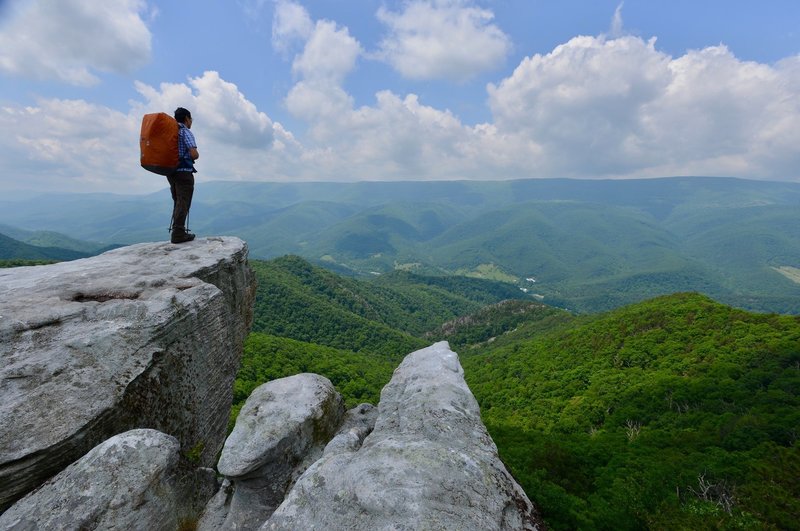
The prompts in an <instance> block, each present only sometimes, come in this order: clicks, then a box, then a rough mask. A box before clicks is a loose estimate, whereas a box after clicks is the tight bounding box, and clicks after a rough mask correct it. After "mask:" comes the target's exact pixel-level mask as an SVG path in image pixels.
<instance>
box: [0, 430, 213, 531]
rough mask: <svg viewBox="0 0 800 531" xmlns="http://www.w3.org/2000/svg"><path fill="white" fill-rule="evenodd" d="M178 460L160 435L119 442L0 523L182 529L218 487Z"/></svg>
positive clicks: (170, 440) (171, 442)
mask: <svg viewBox="0 0 800 531" xmlns="http://www.w3.org/2000/svg"><path fill="white" fill-rule="evenodd" d="M179 452H180V444H179V443H178V440H177V439H176V438H175V437H172V436H170V435H165V434H163V433H161V432H159V431H155V430H148V429H139V430H132V431H129V432H125V433H123V434H120V435H115V436H114V437H112V438H110V439H108V440H107V441H105V442H103V443H101V444H100V445H99V446H97V447H95V448H94V449H92V450H91V451H90V452H89V453H88V454H86V455H85V456H83V457H82V458H80V459H79V460H78V461H76V462H75V463H73V464H71V465H70V466H68V467H67V468H66V469H65V470H63V471H62V472H60V473H59V474H58V475H57V476H55V477H54V478H52V479H51V480H49V481H47V482H46V483H45V484H44V485H43V486H42V487H40V488H39V489H37V490H35V491H34V492H32V493H31V494H29V495H27V496H26V497H24V498H23V499H22V500H20V501H18V502H17V503H15V504H14V505H13V506H12V507H11V508H10V509H9V510H8V511H6V512H5V513H3V514H2V515H0V529H14V530H18V531H23V530H25V531H38V530H40V529H178V528H179V527H180V526H181V525H182V524H183V525H186V523H188V522H191V521H193V520H194V519H195V518H196V514H197V513H198V512H199V511H200V510H201V509H202V504H204V503H205V500H207V499H208V497H209V496H210V495H211V493H213V490H214V488H215V487H216V480H215V477H214V471H213V470H210V469H205V470H206V471H207V473H203V471H201V470H180V468H181V459H180V453H179Z"/></svg>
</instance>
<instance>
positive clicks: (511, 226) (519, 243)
mask: <svg viewBox="0 0 800 531" xmlns="http://www.w3.org/2000/svg"><path fill="white" fill-rule="evenodd" d="M169 206H170V205H169V197H168V194H167V193H166V191H164V192H161V193H158V194H151V195H147V196H114V195H108V194H105V195H100V194H91V195H54V196H41V197H37V198H32V199H27V200H16V201H11V200H6V201H0V222H1V223H6V224H9V225H13V226H14V227H21V228H24V229H26V230H53V228H57V229H58V231H59V232H61V233H64V234H67V235H69V237H70V238H76V239H81V240H91V241H98V242H102V243H104V244H110V243H133V242H137V241H144V240H149V241H153V240H162V239H166V236H167V233H166V228H167V225H168V220H169ZM799 206H800V185H798V184H792V183H776V182H761V181H746V180H741V179H727V178H697V177H680V178H664V179H650V180H625V181H579V180H568V179H544V180H520V181H496V182H476V181H462V182H420V183H414V182H361V183H237V182H215V183H200V184H198V186H197V191H196V196H195V200H194V203H193V209H192V214H191V218H190V222H189V223H190V227H191V228H192V229H193V230H194V231H195V232H197V233H198V234H199V235H201V236H202V235H215V234H226V235H236V236H239V237H242V238H243V239H245V240H247V242H248V245H249V247H250V250H251V256H252V257H254V258H273V257H277V256H282V255H285V254H295V255H298V256H302V257H304V258H305V259H307V260H310V261H312V262H314V263H316V264H321V265H324V266H326V267H328V268H330V269H331V270H335V271H340V272H345V271H347V272H349V274H351V275H354V276H359V275H361V276H371V275H372V274H374V273H387V272H390V271H393V270H406V271H416V272H418V273H425V274H440V275H450V274H460V275H470V276H476V277H481V276H482V277H484V278H493V279H504V280H507V281H509V282H511V283H514V284H516V285H517V286H519V287H521V288H525V289H529V290H531V291H532V292H535V293H537V294H538V295H540V296H542V297H544V301H545V302H547V303H549V304H551V305H556V306H560V307H564V308H568V309H570V310H573V311H579V312H589V313H591V312H596V311H602V310H607V309H612V308H615V307H619V306H621V305H624V304H628V303H632V302H636V301H640V300H644V299H646V298H649V297H653V296H656V295H661V294H668V293H674V292H677V291H700V292H703V293H706V294H707V295H709V296H712V297H714V298H715V299H716V300H720V301H722V302H726V303H728V304H732V305H735V306H738V307H742V308H745V309H751V310H756V311H775V312H781V313H800V283H797V282H795V281H794V280H793V278H794V277H791V276H786V275H783V274H781V273H780V272H779V271H781V270H784V271H789V270H791V268H800V232H799V230H798V229H797V227H800V208H798V207H799ZM782 268H783V269H782ZM786 268H789V269H786ZM527 278H533V279H535V280H536V282H535V285H531V284H533V283H530V282H527V281H526V280H525V279H527Z"/></svg>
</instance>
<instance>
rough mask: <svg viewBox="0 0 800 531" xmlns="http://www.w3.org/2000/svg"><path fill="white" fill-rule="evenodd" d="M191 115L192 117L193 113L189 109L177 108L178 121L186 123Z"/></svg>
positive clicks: (176, 118) (176, 116)
mask: <svg viewBox="0 0 800 531" xmlns="http://www.w3.org/2000/svg"><path fill="white" fill-rule="evenodd" d="M191 117H192V113H190V112H189V111H187V110H186V109H184V108H183V107H178V108H177V109H175V120H176V121H178V122H180V123H184V122H186V119H187V118H191Z"/></svg>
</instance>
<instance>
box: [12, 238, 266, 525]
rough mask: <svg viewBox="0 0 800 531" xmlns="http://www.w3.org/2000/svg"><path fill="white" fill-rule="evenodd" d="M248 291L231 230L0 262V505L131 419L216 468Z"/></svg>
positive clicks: (241, 249)
mask: <svg viewBox="0 0 800 531" xmlns="http://www.w3.org/2000/svg"><path fill="white" fill-rule="evenodd" d="M254 297H255V279H254V276H253V273H252V271H251V270H250V268H249V267H248V265H247V245H246V244H245V242H243V241H242V240H240V239H238V238H231V237H224V238H202V239H198V240H196V241H195V242H192V243H191V244H185V245H172V244H169V243H145V244H138V245H131V246H128V247H123V248H120V249H115V250H113V251H109V252H107V253H104V254H102V255H99V256H96V257H92V258H86V259H82V260H75V261H72V262H62V263H58V264H53V265H48V266H36V267H22V268H13V269H5V270H0V512H2V511H4V510H5V509H6V508H8V506H9V505H10V504H11V503H13V502H14V501H15V500H16V499H18V498H20V497H21V496H23V495H24V494H26V493H27V492H29V491H31V490H32V489H34V488H36V487H37V486H39V485H40V484H41V483H42V482H44V481H45V480H46V479H47V478H49V477H51V476H53V475H54V474H56V473H58V472H60V471H61V470H63V469H64V468H66V467H67V465H69V464H70V463H72V462H74V461H75V460H77V459H78V458H80V457H81V456H83V455H85V454H86V453H87V452H88V451H89V450H91V449H92V448H94V447H95V446H97V445H98V444H100V443H102V442H103V441H105V440H107V439H109V438H110V437H112V436H114V435H116V434H120V433H122V432H125V431H126V430H131V429H135V428H150V429H155V430H158V431H160V432H163V433H165V434H168V435H170V436H173V437H174V438H175V439H176V440H177V442H178V444H179V446H180V449H181V451H182V452H183V453H190V454H191V455H192V456H193V458H194V459H195V461H196V462H197V464H199V465H202V466H213V465H214V460H215V458H216V456H217V454H218V453H219V451H220V450H221V449H222V446H223V444H224V442H225V436H226V427H227V421H228V414H229V411H230V406H231V401H232V386H233V380H234V379H235V377H236V372H237V370H238V368H239V365H240V361H241V355H242V345H243V341H244V338H245V336H246V334H247V332H248V331H249V328H250V324H251V322H252V308H253V301H254Z"/></svg>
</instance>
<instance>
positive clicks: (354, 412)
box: [324, 404, 378, 455]
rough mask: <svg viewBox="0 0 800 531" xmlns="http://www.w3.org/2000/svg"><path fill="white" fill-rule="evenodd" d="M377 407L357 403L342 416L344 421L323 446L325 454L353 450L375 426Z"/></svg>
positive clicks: (356, 448)
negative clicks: (329, 440)
mask: <svg viewBox="0 0 800 531" xmlns="http://www.w3.org/2000/svg"><path fill="white" fill-rule="evenodd" d="M377 418H378V408H376V407H375V406H373V405H372V404H359V405H358V406H356V407H354V408H353V409H351V410H350V411H348V412H347V413H346V414H345V416H344V421H342V425H341V426H340V427H339V430H338V431H337V432H336V435H334V437H333V439H331V442H329V443H328V444H327V446H325V452H324V453H325V455H328V454H333V453H341V452H355V451H356V450H358V449H359V448H361V445H362V444H363V442H364V439H365V438H366V437H367V435H369V434H370V433H371V432H372V430H373V428H374V427H375V419H377Z"/></svg>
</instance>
